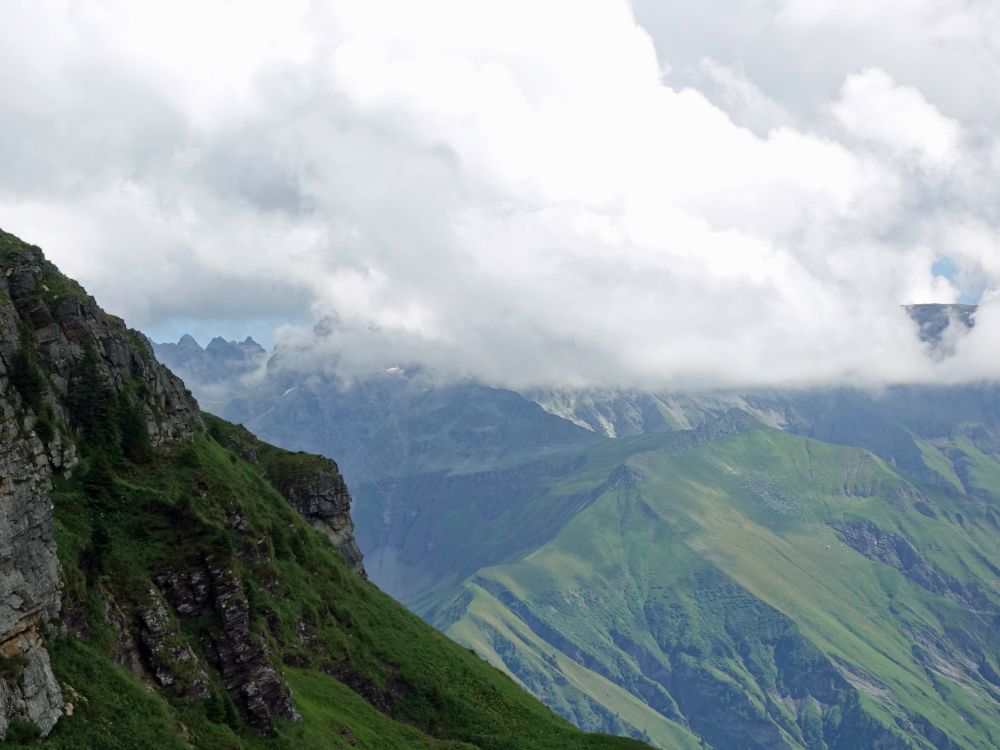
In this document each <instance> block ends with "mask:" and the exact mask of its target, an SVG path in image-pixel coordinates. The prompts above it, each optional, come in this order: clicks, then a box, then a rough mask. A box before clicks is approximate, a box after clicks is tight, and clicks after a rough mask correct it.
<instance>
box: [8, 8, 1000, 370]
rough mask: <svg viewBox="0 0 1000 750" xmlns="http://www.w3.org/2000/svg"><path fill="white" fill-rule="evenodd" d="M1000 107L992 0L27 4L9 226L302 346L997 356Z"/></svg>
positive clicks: (468, 363)
mask: <svg viewBox="0 0 1000 750" xmlns="http://www.w3.org/2000/svg"><path fill="white" fill-rule="evenodd" d="M998 118H1000V5H998V4H997V3H996V2H995V0H982V1H980V0H836V2H834V0H726V1H725V2H723V1H722V0H705V1H704V2H700V3H690V2H679V1H676V0H636V2H635V3H634V4H631V5H630V4H629V3H626V2H616V1H612V0H587V1H586V2H580V0H531V1H530V2H529V1H527V0H507V2H503V3H498V2H479V1H477V0H424V2H420V3H414V2H407V1H405V0H398V1H396V2H388V1H385V0H357V1H355V0H338V1H337V2H304V1H294V0H286V1H284V2H280V3H278V2H250V1H249V0H197V1H191V2H186V1H178V0H174V1H173V2H169V3H167V2H162V3H156V4H153V3H136V2H134V1H133V0H117V1H116V0H105V1H103V2H96V1H94V2H88V1H87V0H78V1H76V2H73V1H71V0H64V1H63V2H55V1H48V0H5V2H3V3H2V4H0V227H3V228H5V229H7V230H9V231H13V232H15V233H17V234H19V235H21V236H22V237H23V238H24V239H27V240H29V241H32V242H34V243H36V244H39V245H41V246H42V247H43V248H44V249H45V250H46V252H47V254H48V256H49V257H50V258H51V259H53V260H54V261H55V262H57V263H58V264H59V265H60V266H61V267H62V268H63V270H65V271H66V272H67V273H69V274H71V275H72V276H74V277H76V278H78V279H79V280H80V281H82V282H83V283H84V284H85V286H87V287H88V289H89V290H90V291H91V292H92V293H94V294H95V295H96V296H97V297H98V300H99V301H100V302H101V303H102V305H103V306H104V307H106V308H107V309H109V310H111V311H113V312H115V313H117V314H120V315H122V316H124V317H125V318H126V319H127V320H128V321H129V322H130V323H131V324H132V325H133V326H136V327H139V328H141V329H143V330H145V331H147V332H148V333H150V334H151V335H152V336H154V337H155V338H158V339H165V338H176V337H177V336H178V335H179V334H180V333H182V332H184V331H185V330H190V331H192V332H195V333H196V334H198V335H199V337H200V338H202V343H204V342H205V338H206V337H207V336H208V335H212V334H214V333H221V334H223V335H225V336H227V337H240V338H242V337H243V336H245V335H248V334H252V335H254V336H255V337H257V338H259V339H262V340H264V341H265V342H266V343H269V342H271V341H278V342H284V343H285V344H286V345H288V346H289V347H291V346H292V345H293V344H294V345H295V346H296V347H298V348H297V351H300V352H302V353H303V354H302V356H303V358H304V359H303V362H304V363H305V362H308V366H314V363H316V362H320V363H325V364H327V365H329V364H330V363H331V362H336V363H337V366H338V367H341V368H346V369H359V368H360V369H362V370H363V369H367V368H378V367H384V366H387V365H390V364H395V363H405V362H415V361H419V362H424V363H427V364H430V365H432V366H434V367H436V368H438V369H440V370H442V371H448V372H454V373H458V374H467V375H474V376H477V377H480V378H482V379H484V380H486V381H488V382H491V383H498V384H506V385H512V386H523V385H543V384H544V385H552V384H556V385H580V384H598V385H628V386H634V385H641V386H648V387H668V388H690V387H694V386H717V385H735V386H741V385H759V384H775V385H787V384H811V383H840V382H853V383H880V382H896V381H910V380H937V381H952V380H961V379H979V378H987V377H988V378H994V377H996V376H998V375H1000V357H998V355H997V353H996V349H997V347H996V342H997V341H1000V297H996V296H993V295H994V292H995V290H997V289H1000V235H998V231H997V230H998V226H1000V224H998V222H1000V217H998V215H997V213H998V210H1000V179H998V178H1000V174H998V171H1000V134H998V131H997V127H996V123H997V122H998ZM959 300H961V301H970V302H981V303H982V307H981V310H980V313H979V317H978V325H977V328H976V329H975V331H974V332H973V333H971V334H969V335H968V336H967V337H965V338H963V339H962V340H961V341H958V342H957V354H956V355H955V356H954V357H952V358H949V359H947V360H946V361H943V362H935V361H933V360H932V359H930V358H929V357H927V356H926V353H925V352H924V351H923V350H922V348H921V345H920V344H919V342H918V341H917V340H916V337H915V335H914V329H913V326H912V325H911V323H910V322H909V321H908V319H907V317H906V315H905V314H904V313H903V312H902V311H901V309H900V307H899V306H900V304H902V303H909V302H930V301H939V302H951V301H959ZM317 320H325V321H326V322H325V324H324V325H323V326H320V327H319V331H320V332H319V333H314V332H313V327H312V323H313V322H315V321H317ZM307 353H308V356H307ZM303 366H306V365H305V364H304V365H303Z"/></svg>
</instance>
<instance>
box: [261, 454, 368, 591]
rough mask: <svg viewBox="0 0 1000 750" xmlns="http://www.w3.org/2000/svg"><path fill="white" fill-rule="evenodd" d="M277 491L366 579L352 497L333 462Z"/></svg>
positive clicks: (283, 483) (282, 483)
mask: <svg viewBox="0 0 1000 750" xmlns="http://www.w3.org/2000/svg"><path fill="white" fill-rule="evenodd" d="M276 489H277V490H278V491H279V492H280V493H281V494H282V496H283V497H284V498H285V499H286V500H287V501H288V504H289V505H291V506H292V507H293V508H295V510H297V511H298V512H299V514H300V515H301V516H302V517H303V518H305V519H306V520H307V521H308V522H309V523H310V524H312V525H313V527H314V528H316V529H319V530H320V531H322V532H323V533H324V534H326V536H327V538H328V539H329V540H330V543H331V544H332V545H333V546H334V547H336V548H337V549H338V550H339V551H340V554H342V555H343V556H344V559H345V560H346V561H347V563H348V565H350V566H351V568H352V569H353V570H354V571H355V572H356V573H358V574H359V575H361V576H365V568H364V558H363V556H362V554H361V549H360V548H359V547H358V543H357V542H356V541H355V540H354V521H353V519H352V518H351V496H350V494H349V493H348V492H347V485H346V484H345V483H344V478H343V477H342V476H341V475H340V472H339V471H338V470H337V465H336V464H335V463H334V462H333V461H330V462H329V463H328V465H327V466H324V467H321V468H320V469H318V470H316V471H315V472H314V473H312V474H311V475H308V476H304V477H297V478H296V480H286V481H283V482H279V483H278V484H277V487H276Z"/></svg>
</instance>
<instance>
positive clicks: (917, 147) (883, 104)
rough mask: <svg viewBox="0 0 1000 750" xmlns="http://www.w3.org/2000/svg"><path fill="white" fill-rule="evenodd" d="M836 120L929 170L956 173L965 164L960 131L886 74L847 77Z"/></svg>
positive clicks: (876, 71) (835, 109)
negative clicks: (961, 160)
mask: <svg viewBox="0 0 1000 750" xmlns="http://www.w3.org/2000/svg"><path fill="white" fill-rule="evenodd" d="M833 114H834V116H835V117H836V118H837V120H838V121H839V122H840V124H841V125H843V126H844V127H845V128H846V129H847V131H848V132H850V133H851V134H852V135H855V136H858V137H859V138H862V139H864V140H867V141H870V142H872V143H876V144H879V145H882V146H884V147H886V148H887V149H889V150H890V151H892V152H894V153H896V154H898V155H900V156H902V157H904V158H906V157H910V156H916V157H917V159H918V160H919V161H920V162H921V164H922V165H923V166H925V167H927V168H929V169H934V168H948V167H951V166H953V165H954V164H955V163H956V162H957V161H958V159H959V158H960V149H961V138H962V128H961V126H960V125H959V124H958V123H957V122H956V121H955V120H953V119H950V118H947V117H944V116H943V115H942V114H941V113H940V112H939V111H938V110H937V108H936V107H934V105H932V104H930V103H929V102H928V101H927V100H926V99H925V98H924V96H923V94H921V93H920V91H919V90H917V89H915V88H914V87H912V86H900V85H898V84H897V83H896V82H895V81H893V80H892V78H891V77H890V76H889V74H888V73H886V72H885V71H884V70H879V69H878V68H869V69H867V70H865V71H863V72H861V73H855V74H852V75H850V76H848V77H847V80H846V81H845V82H844V86H843V88H842V89H841V93H840V99H839V100H838V101H837V102H836V103H835V104H834V105H833Z"/></svg>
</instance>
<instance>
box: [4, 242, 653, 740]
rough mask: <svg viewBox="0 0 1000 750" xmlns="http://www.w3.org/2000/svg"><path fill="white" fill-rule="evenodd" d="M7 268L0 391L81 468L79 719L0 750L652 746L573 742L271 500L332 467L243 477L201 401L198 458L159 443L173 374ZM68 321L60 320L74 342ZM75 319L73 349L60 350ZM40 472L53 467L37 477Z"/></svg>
mask: <svg viewBox="0 0 1000 750" xmlns="http://www.w3.org/2000/svg"><path fill="white" fill-rule="evenodd" d="M0 264H2V266H10V268H9V269H8V272H7V273H6V274H5V275H4V277H3V278H10V277H12V275H13V272H14V267H15V266H16V267H17V269H18V272H17V274H16V276H15V280H17V281H18V284H19V285H20V286H19V289H20V291H19V292H18V295H17V299H14V298H13V295H10V296H9V297H8V296H5V298H4V299H3V300H0V301H2V302H3V303H4V305H5V310H4V312H5V313H6V316H7V317H6V318H5V324H7V323H8V321H10V323H9V325H10V326H11V329H12V330H11V331H5V333H9V334H11V336H9V337H8V338H15V339H16V340H17V343H18V344H19V346H17V348H16V350H15V351H13V352H10V353H8V352H5V353H4V356H5V357H9V359H10V364H9V369H5V372H9V373H10V377H9V385H10V387H9V388H6V385H7V384H8V379H5V381H4V384H5V390H4V391H3V392H2V393H0V398H3V399H4V401H5V404H6V405H9V406H10V408H11V410H13V411H14V412H16V413H17V415H18V418H19V421H20V423H21V424H23V425H24V429H25V430H34V437H37V438H38V443H39V445H40V446H44V445H46V444H51V443H52V441H54V440H55V439H56V438H57V437H58V438H59V440H60V441H61V444H62V445H66V444H71V445H73V446H74V448H75V452H74V456H75V457H77V458H79V463H78V465H76V464H75V458H74V466H73V468H72V471H71V472H67V471H64V470H65V469H66V468H67V464H65V463H62V459H60V462H59V463H55V462H53V463H54V465H56V466H59V467H61V469H60V471H62V472H63V473H62V475H61V476H56V477H54V478H53V488H52V491H51V499H52V502H53V505H54V531H55V542H56V547H57V550H58V556H59V561H60V563H61V567H62V583H63V591H62V612H61V621H58V622H52V623H50V624H49V625H47V626H46V632H45V643H46V646H47V649H48V651H49V654H50V657H51V662H52V668H53V672H54V674H55V676H56V678H57V679H58V681H59V682H60V683H61V684H62V688H63V695H64V698H65V700H66V702H67V703H66V711H65V715H64V716H63V717H62V718H61V719H60V720H59V721H58V723H57V724H56V725H55V727H54V728H53V730H52V731H51V733H50V734H49V736H48V737H46V738H45V739H39V738H38V728H37V727H35V726H34V725H33V724H30V723H26V722H22V721H15V722H13V723H12V725H11V727H10V729H9V731H7V732H6V736H5V737H4V739H3V740H2V741H0V744H3V745H5V746H8V747H36V746H38V747H48V748H65V749H67V750H68V749H69V748H74V749H77V748H88V749H93V750H104V749H106V750H126V749H128V750H134V749H135V748H157V749H159V748H178V750H180V749H181V748H185V749H188V750H190V749H191V748H205V749H206V750H229V749H232V750H236V749H237V748H246V749H247V750H252V749H254V748H261V749H265V748H266V749H267V750H280V749H282V748H288V749H289V750H292V749H294V750H300V749H311V748H316V749H319V748H323V749H326V748H359V747H360V748H370V749H371V750H391V749H393V748H401V749H402V748H441V749H442V750H444V749H453V750H458V749H459V748H462V749H464V750H471V749H472V748H479V749H480V750H525V749H527V750H550V749H552V748H581V749H582V750H587V749H592V750H618V749H620V750H628V749H630V748H635V749H638V748H641V747H643V746H642V745H641V744H640V743H637V742H634V741H632V740H628V739H623V738H618V737H611V736H601V735H593V734H585V733H584V732H581V731H580V730H578V729H576V728H574V727H573V726H572V725H571V724H570V723H568V722H567V721H566V720H565V719H563V718H561V717H559V716H558V715H556V714H555V713H554V712H552V711H551V710H550V709H549V708H547V707H545V706H544V705H543V704H542V703H540V702H539V701H537V700H536V699H535V698H533V697H532V696H531V695H530V694H528V693H527V692H526V691H524V690H523V689H522V688H520V687H519V686H518V685H517V684H516V683H515V682H514V681H512V680H511V679H510V678H509V677H508V676H507V675H505V674H504V673H503V672H501V671H500V670H497V669H495V668H494V667H492V666H490V665H489V664H488V663H487V662H485V661H484V660H483V659H482V658H480V657H479V656H477V655H475V654H474V653H472V652H470V651H469V650H468V649H466V648H463V647H461V646H459V645H458V644H456V643H455V642H454V641H452V640H450V639H449V638H447V637H446V636H445V635H443V634H442V633H440V632H439V631H437V630H435V629H434V628H432V627H430V626H429V625H427V624H426V623H425V622H424V621H422V620H421V619H420V618H418V617H417V616H416V615H413V614H411V613H410V612H408V611H407V610H406V609H405V608H404V607H403V606H402V605H400V604H398V603H397V602H395V601H394V600H392V599H391V598H389V597H388V596H386V595H385V594H383V593H382V592H381V591H380V590H379V589H378V588H376V587H375V586H374V585H373V584H371V583H369V582H368V581H366V580H364V579H363V578H362V577H360V576H359V575H358V574H357V573H355V572H354V571H353V570H351V568H350V567H349V566H348V564H347V562H346V561H345V560H344V559H343V557H342V556H341V555H340V553H339V552H337V551H336V549H335V548H334V547H333V546H332V545H331V543H330V541H329V539H328V538H327V536H325V535H324V534H323V533H321V532H320V531H317V530H316V529H314V528H313V527H312V526H310V525H309V524H308V523H306V521H305V520H303V518H302V517H300V516H299V515H298V514H297V513H296V512H295V511H294V510H293V509H292V507H291V506H290V505H289V503H288V502H286V500H285V498H284V497H283V496H282V495H281V494H280V493H279V492H278V490H277V489H275V486H274V485H272V484H271V483H270V482H272V481H273V482H275V483H276V484H279V483H281V484H283V483H294V482H295V481H297V480H298V479H300V478H301V476H302V475H306V476H309V475H311V474H313V473H315V472H316V470H317V467H318V470H320V471H327V472H329V471H334V473H335V469H332V470H331V468H330V467H331V466H332V464H330V462H328V461H326V460H325V459H318V458H315V457H311V456H307V455H304V454H292V453H288V452H286V451H282V450H280V449H277V448H272V447H270V446H264V445H262V444H259V443H258V444H256V445H255V448H256V453H257V455H256V456H255V457H253V458H251V461H252V462H250V461H248V460H245V459H244V457H242V456H241V455H239V454H238V453H237V452H234V449H233V448H232V447H231V445H232V444H231V442H230V441H229V440H228V439H227V438H228V437H229V436H232V435H233V434H235V433H236V432H238V429H237V428H235V427H234V426H232V425H228V424H227V423H225V422H223V421H221V420H218V419H215V418H212V417H209V416H207V415H205V416H204V423H202V422H201V420H200V419H198V417H197V413H196V412H197V410H196V409H195V408H194V405H193V403H191V404H190V409H189V410H188V411H184V412H183V413H184V414H185V415H187V416H185V417H184V419H186V420H187V424H188V426H190V427H191V428H192V430H193V434H192V435H191V436H190V439H188V437H187V434H186V433H184V432H176V433H162V434H170V435H176V436H177V437H176V439H174V438H172V437H164V438H163V439H162V440H160V441H159V444H155V441H154V440H153V439H152V438H151V435H152V434H155V431H153V430H151V429H150V424H152V423H155V422H156V421H157V420H161V419H166V417H165V411H164V406H165V404H164V402H163V400H157V398H156V397H154V395H151V391H150V389H149V386H148V384H147V383H146V382H143V381H140V380H137V379H136V378H133V377H131V376H130V374H129V373H132V374H134V373H136V372H140V373H145V374H146V375H148V376H150V377H151V378H152V377H153V376H155V375H157V374H158V375H160V376H164V373H162V371H161V372H159V373H157V372H156V371H155V369H156V368H157V367H158V365H156V364H155V362H152V360H151V354H150V352H149V349H148V347H147V346H145V342H144V340H143V339H142V338H141V335H140V334H138V333H137V332H135V331H129V330H127V329H125V328H124V326H122V325H121V324H120V321H117V319H113V318H112V317H111V316H108V315H107V314H106V313H103V312H102V311H100V310H99V309H97V308H96V307H94V306H93V303H92V300H90V298H89V297H87V295H86V293H85V292H84V290H83V289H82V288H80V287H79V286H78V285H76V284H75V283H73V282H71V281H70V280H68V279H66V278H65V277H64V276H62V275H61V274H60V273H59V271H58V269H56V268H55V266H53V265H52V264H51V263H49V262H48V261H45V260H44V258H42V257H41V254H40V251H38V249H37V248H33V247H31V246H29V245H26V244H25V243H23V242H21V241H20V240H18V239H17V238H15V237H13V236H12V235H9V234H6V233H3V232H0ZM36 283H37V286H34V285H35V284H36ZM5 288H6V287H5ZM67 298H71V299H73V300H76V301H78V302H80V301H82V302H86V306H85V309H84V307H81V306H80V305H75V306H74V305H65V304H64V303H66V301H67ZM18 305H19V306H18ZM60 305H62V308H60ZM53 309H57V310H58V309H63V313H64V315H63V318H64V319H65V320H64V321H63V322H57V321H56V320H55V319H54V318H53V316H52V315H51V310H53ZM74 316H75V317H74ZM56 317H57V318H58V316H56ZM60 320H62V319H60ZM65 321H70V322H71V323H73V325H74V326H75V327H73V326H70V327H72V328H73V330H72V331H70V333H71V335H72V341H70V339H68V338H67V339H65V340H62V339H60V338H59V337H60V336H61V335H62V333H63V332H64V331H63V329H65V328H66V327H67V325H66V324H65ZM112 323H113V325H112ZM36 325H37V326H38V327H41V328H44V329H45V334H46V337H45V338H44V340H43V337H42V336H41V335H40V334H39V331H38V330H36ZM60 326H61V327H60ZM101 333H103V334H105V335H106V336H105V338H101V336H100V335H98V334H101ZM53 341H55V342H56V343H55V344H53ZM95 342H96V343H99V344H100V343H101V342H104V343H105V344H107V345H108V346H110V347H111V348H112V349H113V350H114V351H113V354H114V355H115V356H114V357H111V356H110V355H109V354H108V352H107V350H105V351H103V352H102V351H98V348H97V346H95ZM52 347H56V349H53V348H52ZM58 347H61V348H58ZM54 351H58V352H61V354H60V356H59V357H54V356H52V353H53V352H54ZM109 363H111V364H113V365H114V367H115V368H118V369H113V370H109V369H108V368H109V367H110V366H111V365H110V364H109ZM140 364H141V365H142V367H139V365H140ZM119 366H120V367H119ZM102 367H103V368H104V369H102ZM129 367H131V368H132V369H131V370H129V369H128V368H129ZM59 368H62V369H61V370H59ZM150 368H151V369H152V370H154V372H152V373H151V372H150ZM112 371H113V372H114V373H116V374H117V377H110V376H109V375H108V373H109V372H112ZM57 374H58V375H59V377H60V380H57V379H56V375H57ZM154 379H155V378H154ZM59 383H61V384H63V385H65V384H68V388H67V389H66V391H68V393H67V394H66V395H60V394H61V393H64V391H62V390H60V389H59V388H57V387H56V385H57V384H59ZM143 407H149V408H148V409H147V410H146V411H143ZM177 413H181V412H180V411H178V412H177ZM177 418H178V419H180V417H177ZM150 420H152V422H151V421H150ZM70 423H71V424H70ZM32 425H34V427H32ZM182 435H184V437H181V436H182ZM45 455H46V454H45V452H43V451H41V448H40V449H39V452H38V454H37V458H38V459H39V460H42V461H44V457H45ZM60 455H64V454H60ZM65 455H67V456H68V455H70V454H69V453H68V452H67V453H66V454H65ZM38 501H39V502H46V501H47V498H45V497H44V496H39V498H38ZM13 595H16V594H12V596H13ZM23 669H24V666H23V664H22V663H20V662H19V661H18V659H17V658H16V657H12V658H0V679H3V680H5V681H8V682H11V683H17V682H18V680H19V679H20V678H21V677H22V673H23ZM4 694H5V695H7V694H8V693H7V692H5V693H4ZM289 695H290V696H291V701H290V704H289V702H288V696H289ZM258 709H259V710H258ZM280 716H285V717H287V718H276V717H280Z"/></svg>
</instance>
